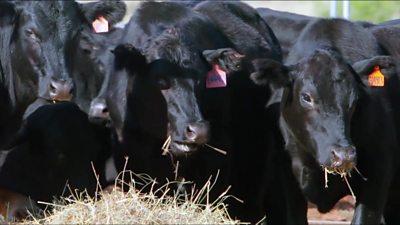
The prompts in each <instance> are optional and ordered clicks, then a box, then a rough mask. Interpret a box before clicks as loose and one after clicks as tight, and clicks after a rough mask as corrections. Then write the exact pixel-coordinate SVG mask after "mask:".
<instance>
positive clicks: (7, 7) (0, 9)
mask: <svg viewBox="0 0 400 225" xmlns="http://www.w3.org/2000/svg"><path fill="white" fill-rule="evenodd" d="M16 16H17V8H16V6H15V4H14V3H13V2H8V1H0V26H5V25H8V24H12V23H13V22H14V21H15V18H16Z"/></svg>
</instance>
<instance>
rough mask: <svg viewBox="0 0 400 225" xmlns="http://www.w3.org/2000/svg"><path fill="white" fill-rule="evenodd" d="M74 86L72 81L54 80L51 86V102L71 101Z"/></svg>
mask: <svg viewBox="0 0 400 225" xmlns="http://www.w3.org/2000/svg"><path fill="white" fill-rule="evenodd" d="M73 88H74V84H73V82H72V80H71V79H67V80H65V79H57V80H55V79H52V80H51V81H50V84H49V95H50V100H51V101H57V102H62V101H71V99H72V92H73Z"/></svg>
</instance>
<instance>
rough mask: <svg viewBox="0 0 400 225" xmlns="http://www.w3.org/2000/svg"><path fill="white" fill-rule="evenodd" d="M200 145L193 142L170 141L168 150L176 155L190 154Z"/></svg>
mask: <svg viewBox="0 0 400 225" xmlns="http://www.w3.org/2000/svg"><path fill="white" fill-rule="evenodd" d="M199 148H200V146H199V145H198V144H194V143H182V142H176V141H174V142H172V143H171V146H170V152H171V153H172V154H173V155H174V156H176V157H180V156H190V155H192V154H193V153H195V152H197V151H198V150H199Z"/></svg>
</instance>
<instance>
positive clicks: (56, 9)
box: [24, 1, 82, 40]
mask: <svg viewBox="0 0 400 225" xmlns="http://www.w3.org/2000/svg"><path fill="white" fill-rule="evenodd" d="M24 12H25V13H27V14H29V16H31V17H32V19H33V22H34V23H35V25H36V27H37V28H38V29H39V32H41V33H42V34H43V35H48V36H52V35H59V38H60V39H61V40H65V39H67V38H68V37H70V36H71V35H73V34H75V33H76V31H77V30H78V29H79V25H80V21H82V20H81V18H82V15H81V12H80V9H79V7H78V5H77V4H76V3H75V2H73V1H34V2H31V4H29V5H25V7H24ZM55 31H57V32H55Z"/></svg>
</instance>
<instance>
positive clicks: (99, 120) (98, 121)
mask: <svg viewBox="0 0 400 225" xmlns="http://www.w3.org/2000/svg"><path fill="white" fill-rule="evenodd" d="M89 121H90V122H91V123H93V124H96V125H101V126H105V127H107V128H110V127H111V120H110V119H104V118H102V117H91V116H89Z"/></svg>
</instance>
